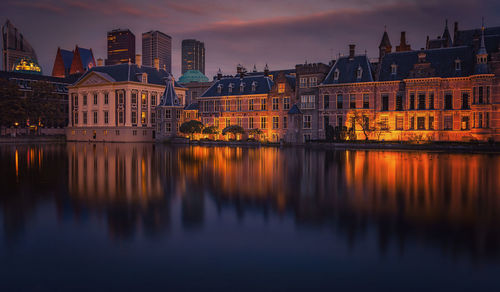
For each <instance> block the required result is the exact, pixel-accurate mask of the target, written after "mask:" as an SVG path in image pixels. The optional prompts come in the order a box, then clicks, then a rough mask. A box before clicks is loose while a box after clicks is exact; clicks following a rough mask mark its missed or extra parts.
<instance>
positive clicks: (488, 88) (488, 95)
mask: <svg viewBox="0 0 500 292" xmlns="http://www.w3.org/2000/svg"><path fill="white" fill-rule="evenodd" d="M486 103H490V87H489V86H486Z"/></svg>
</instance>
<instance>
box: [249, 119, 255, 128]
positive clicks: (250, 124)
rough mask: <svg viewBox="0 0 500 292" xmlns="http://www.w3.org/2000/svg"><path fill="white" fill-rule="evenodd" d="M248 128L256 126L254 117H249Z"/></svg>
mask: <svg viewBox="0 0 500 292" xmlns="http://www.w3.org/2000/svg"><path fill="white" fill-rule="evenodd" d="M248 128H249V129H253V128H254V124H253V117H249V118H248Z"/></svg>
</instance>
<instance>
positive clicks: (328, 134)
mask: <svg viewBox="0 0 500 292" xmlns="http://www.w3.org/2000/svg"><path fill="white" fill-rule="evenodd" d="M325 138H326V141H329V142H332V141H333V140H334V139H335V128H333V126H332V125H326V129H325Z"/></svg>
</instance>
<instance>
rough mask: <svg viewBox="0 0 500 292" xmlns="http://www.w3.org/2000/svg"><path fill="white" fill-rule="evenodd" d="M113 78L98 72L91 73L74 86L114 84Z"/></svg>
mask: <svg viewBox="0 0 500 292" xmlns="http://www.w3.org/2000/svg"><path fill="white" fill-rule="evenodd" d="M114 81H115V80H113V78H111V77H110V76H109V75H107V74H104V73H100V72H91V73H89V74H88V75H87V76H85V77H84V78H83V79H81V80H80V81H78V82H77V84H76V86H89V85H99V84H108V83H111V82H114Z"/></svg>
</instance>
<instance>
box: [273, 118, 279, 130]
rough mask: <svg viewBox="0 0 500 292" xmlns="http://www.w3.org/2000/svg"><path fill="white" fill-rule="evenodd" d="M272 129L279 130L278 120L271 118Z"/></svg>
mask: <svg viewBox="0 0 500 292" xmlns="http://www.w3.org/2000/svg"><path fill="white" fill-rule="evenodd" d="M273 129H279V118H278V117H273Z"/></svg>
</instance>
